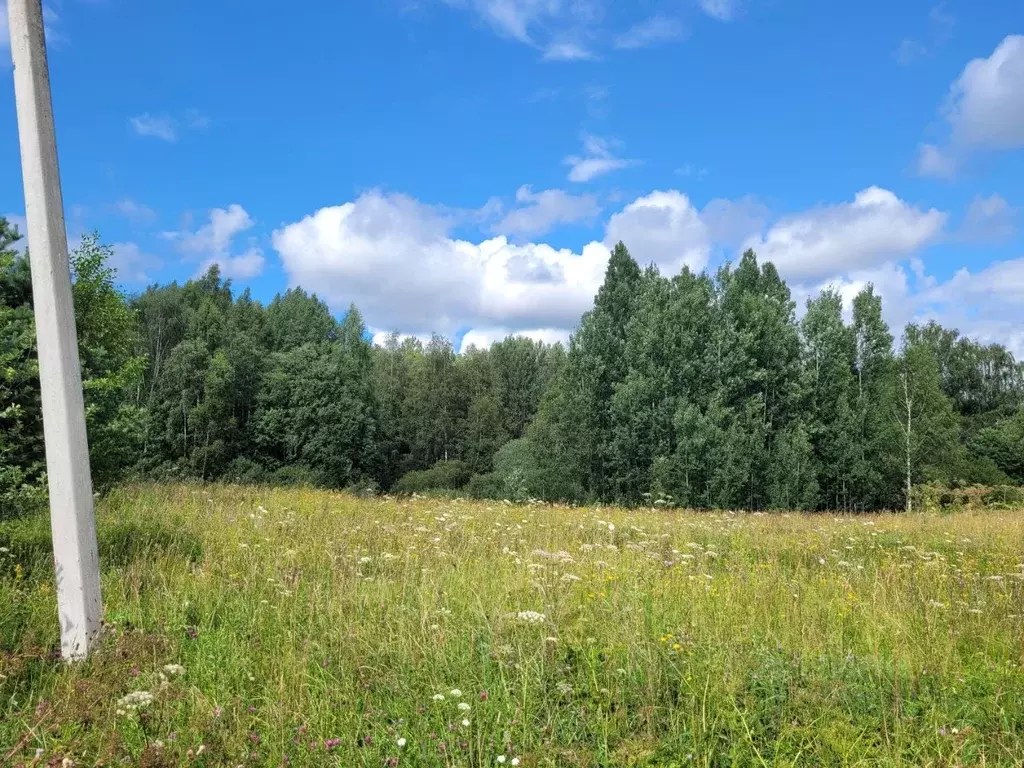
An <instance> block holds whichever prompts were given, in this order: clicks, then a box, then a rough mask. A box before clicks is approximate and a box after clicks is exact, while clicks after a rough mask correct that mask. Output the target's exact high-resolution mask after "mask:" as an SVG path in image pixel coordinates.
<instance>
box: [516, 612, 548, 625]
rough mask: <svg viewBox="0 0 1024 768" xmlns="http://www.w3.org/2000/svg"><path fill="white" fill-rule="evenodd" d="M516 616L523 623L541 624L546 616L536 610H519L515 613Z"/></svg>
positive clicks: (545, 619)
mask: <svg viewBox="0 0 1024 768" xmlns="http://www.w3.org/2000/svg"><path fill="white" fill-rule="evenodd" d="M516 618H517V619H519V621H521V622H523V623H524V624H543V623H544V622H545V621H547V618H548V617H547V616H545V615H544V614H543V613H538V612H537V611H520V612H519V613H517V614H516Z"/></svg>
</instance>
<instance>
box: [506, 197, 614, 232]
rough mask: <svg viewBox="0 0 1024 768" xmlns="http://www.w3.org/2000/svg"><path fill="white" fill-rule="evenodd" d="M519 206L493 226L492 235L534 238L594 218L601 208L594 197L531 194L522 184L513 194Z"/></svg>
mask: <svg viewBox="0 0 1024 768" xmlns="http://www.w3.org/2000/svg"><path fill="white" fill-rule="evenodd" d="M516 203H518V204H519V207H517V208H514V209H513V210H511V211H509V212H508V213H507V214H505V216H504V217H502V219H501V220H500V221H499V222H498V223H497V224H495V225H494V227H493V231H494V232H495V233H500V234H506V235H520V236H524V237H534V236H536V235H543V234H546V233H548V232H550V231H551V230H552V229H554V228H555V227H557V226H561V225H563V224H573V223H575V222H578V221H586V220H589V219H593V218H595V217H596V216H597V215H598V214H599V213H600V212H601V206H600V205H599V204H598V202H597V198H596V197H595V196H594V195H572V194H570V193H568V192H565V191H564V190H561V189H545V190H543V191H541V192H534V191H533V189H532V188H531V187H530V186H529V185H524V186H522V187H520V188H519V190H518V191H517V192H516Z"/></svg>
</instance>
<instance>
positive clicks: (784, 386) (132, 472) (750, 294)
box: [0, 218, 1024, 517]
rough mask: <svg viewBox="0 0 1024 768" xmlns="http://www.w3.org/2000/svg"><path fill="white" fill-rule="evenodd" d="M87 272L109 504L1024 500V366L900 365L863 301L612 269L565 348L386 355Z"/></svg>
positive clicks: (2, 288) (31, 453) (290, 315)
mask: <svg viewBox="0 0 1024 768" xmlns="http://www.w3.org/2000/svg"><path fill="white" fill-rule="evenodd" d="M17 240H18V234H17V232H16V231H14V230H13V228H11V227H10V226H9V225H8V224H7V222H6V221H5V220H3V219H2V218H0V517H2V516H4V515H5V514H12V513H18V512H20V511H23V510H26V509H29V508H31V507H33V506H35V505H38V504H39V503H40V502H41V500H42V499H43V498H44V495H45V461H44V454H43V444H42V423H41V414H40V405H39V393H38V384H39V382H38V369H37V367H36V363H35V344H36V339H35V332H34V323H33V316H32V309H31V306H32V305H31V283H30V273H29V266H28V261H27V259H26V258H25V257H24V256H21V255H18V254H17V253H16V252H15V251H14V249H13V248H12V246H13V245H14V243H15V242H16V241H17ZM110 256H111V251H110V249H109V248H108V247H106V246H104V245H102V244H101V243H100V241H99V239H98V237H95V236H93V237H89V238H86V239H85V240H84V241H83V243H82V245H81V247H80V248H78V249H77V250H76V251H75V252H74V253H73V254H72V271H73V277H74V298H75V315H76V320H77V328H78V336H79V349H80V354H81V359H82V370H83V379H84V389H85V399H86V411H87V413H86V418H87V422H88V427H89V442H90V452H91V457H92V466H93V473H94V478H95V482H96V484H97V486H98V487H100V488H102V487H104V486H106V485H108V484H110V483H112V482H116V481H117V480H119V479H122V478H125V477H144V478H157V479H161V478H175V479H179V478H185V479H197V480H225V481H231V482H247V483H256V482H268V483H279V484H284V483H289V484H290V483H312V484H316V485H322V486H326V487H332V488H349V489H352V490H358V491H360V492H375V491H384V490H390V491H397V492H417V491H427V490H434V489H450V490H458V491H461V492H463V493H468V494H473V495H477V496H481V497H491V498H498V499H525V498H541V499H549V500H563V501H581V502H583V501H586V502H593V501H607V502H618V503H625V504H668V505H685V506H691V507H701V508H743V509H834V510H852V511H856V510H868V509H885V508H889V509H897V508H904V507H905V506H907V505H908V503H909V501H910V500H911V499H912V498H913V497H914V496H915V490H914V489H916V488H918V487H920V486H922V485H924V484H928V487H933V488H934V487H943V488H949V489H957V488H964V487H968V486H976V485H980V486H985V487H988V488H997V487H1003V488H1002V492H1003V493H1006V492H1007V490H1008V489H1006V488H1005V486H1013V485H1021V484H1024V366H1022V364H1020V363H1018V362H1017V361H1015V360H1014V358H1013V356H1012V355H1011V354H1010V353H1009V352H1008V351H1007V350H1006V349H1005V348H1004V347H1002V346H1000V345H996V344H991V345H984V344H980V343H978V342H976V341H973V340H971V339H968V338H963V337H961V336H960V335H959V334H958V333H957V332H956V331H955V330H950V329H945V328H942V327H940V326H939V325H936V324H934V323H929V324H927V325H924V326H918V325H908V326H907V327H906V328H905V329H904V330H903V333H902V337H901V338H900V339H899V340H898V342H897V340H896V339H894V336H893V334H892V332H891V331H890V329H889V328H888V327H887V326H886V323H885V321H884V319H883V313H882V303H881V298H880V297H879V296H878V295H877V294H875V293H874V291H873V290H872V288H871V287H870V286H869V287H867V288H865V289H864V290H863V291H862V292H861V293H860V294H859V295H858V296H857V297H856V298H855V299H854V301H853V307H852V318H851V319H850V321H846V320H845V319H844V311H843V302H842V299H841V297H840V296H839V294H838V293H836V292H834V291H832V290H825V291H823V292H822V293H821V294H820V295H819V296H817V297H816V298H814V299H812V300H810V301H808V303H807V306H806V308H805V311H803V312H802V313H801V315H800V318H799V320H798V319H797V312H796V309H797V307H796V304H795V302H794V301H793V299H792V297H791V293H790V290H789V288H788V287H787V286H786V283H785V282H784V281H783V280H782V279H781V278H780V276H779V275H778V273H777V272H776V270H775V268H774V266H773V265H772V264H770V263H765V264H758V262H757V258H756V256H755V255H754V253H752V252H747V253H745V254H744V255H743V256H742V258H740V259H739V261H738V262H737V263H735V264H727V265H725V266H723V267H722V268H721V269H719V270H718V271H717V273H715V274H714V275H709V274H695V273H693V272H691V271H689V270H688V269H683V271H682V272H680V273H679V274H678V275H673V276H662V275H660V274H659V273H658V271H657V270H656V269H654V268H648V269H642V268H641V267H640V266H639V265H638V264H637V262H636V261H635V260H634V259H633V258H632V257H631V256H630V255H629V253H628V251H627V249H626V247H625V246H624V245H622V244H619V245H618V246H617V247H616V248H615V249H614V252H613V254H612V257H611V260H610V262H609V265H608V269H607V273H606V276H605V282H604V284H603V286H602V287H601V289H600V291H599V292H598V294H597V296H596V298H595V302H594V307H593V309H592V310H591V311H590V312H588V313H587V314H585V315H584V316H583V317H582V318H581V320H580V323H579V325H578V327H577V329H576V331H575V333H574V335H573V337H572V339H571V341H570V343H569V345H568V348H564V347H563V346H561V345H557V344H556V345H545V344H542V343H539V342H534V341H531V340H529V339H526V338H521V337H510V338H508V339H505V340H504V341H501V342H499V343H496V344H494V345H493V346H491V347H490V348H489V349H487V350H480V349H474V348H471V349H469V350H466V351H464V352H463V353H461V354H457V353H456V352H455V350H454V348H453V345H452V343H451V341H450V340H448V339H446V338H443V337H441V336H436V335H435V336H434V337H433V338H432V339H431V340H430V342H429V343H427V344H422V343H421V342H419V341H416V340H414V339H408V338H407V339H402V338H400V337H399V336H398V335H397V334H395V335H393V336H392V337H391V338H389V339H388V340H387V342H386V343H384V344H383V345H380V346H375V345H373V344H371V343H370V340H369V339H368V336H367V332H366V329H365V327H364V324H363V321H362V318H361V316H360V313H359V311H358V309H357V308H356V307H354V306H353V307H351V308H349V310H348V311H347V312H346V313H345V314H344V316H343V318H342V319H341V320H338V319H337V318H335V317H334V316H333V315H332V313H331V312H330V310H329V308H328V307H327V305H326V304H325V303H324V302H322V301H320V300H319V299H318V298H317V297H316V296H313V295H309V294H307V293H305V292H304V291H303V290H301V289H292V290H289V291H287V292H286V293H284V294H281V295H278V296H277V297H275V298H274V300H273V301H271V302H270V303H269V304H268V305H267V306H263V305H262V304H261V303H260V302H258V301H255V300H254V299H253V298H252V297H251V296H250V294H249V291H248V290H246V291H243V292H241V293H240V294H237V295H236V294H235V292H234V291H233V290H232V287H231V284H230V283H229V282H227V281H224V280H222V279H221V277H220V274H219V272H218V271H217V268H216V267H214V268H211V270H210V271H209V272H207V273H206V274H205V275H204V276H203V277H201V278H200V279H196V280H191V281H189V282H187V283H185V284H184V285H179V284H177V283H172V284H170V285H165V286H153V287H150V288H148V289H147V290H146V291H144V292H143V293H141V294H139V295H135V296H126V295H124V294H123V293H122V292H121V291H119V290H118V288H117V286H116V275H115V273H114V272H113V270H112V269H110V267H109V260H110Z"/></svg>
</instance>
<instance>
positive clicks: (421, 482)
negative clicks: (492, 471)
mask: <svg viewBox="0 0 1024 768" xmlns="http://www.w3.org/2000/svg"><path fill="white" fill-rule="evenodd" d="M472 476H473V470H471V469H470V468H469V465H467V464H466V463H465V462H463V461H457V460H456V461H439V462H437V463H436V464H435V465H434V466H432V467H431V468H430V469H420V470H413V471H412V472H407V473H405V474H404V475H402V477H401V478H400V479H399V480H398V482H397V483H395V487H394V490H395V492H396V493H423V492H424V491H458V490H461V489H462V488H465V487H466V484H467V483H468V482H469V480H470V478H471V477H472Z"/></svg>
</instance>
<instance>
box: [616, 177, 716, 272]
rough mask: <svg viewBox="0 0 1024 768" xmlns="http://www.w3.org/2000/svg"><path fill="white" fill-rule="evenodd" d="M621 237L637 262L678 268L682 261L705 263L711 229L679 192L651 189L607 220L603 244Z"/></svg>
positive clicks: (699, 266)
mask: <svg viewBox="0 0 1024 768" xmlns="http://www.w3.org/2000/svg"><path fill="white" fill-rule="evenodd" d="M620 240H621V241H622V242H624V243H625V244H626V247H627V248H629V252H630V253H631V254H632V255H633V257H634V258H635V259H636V260H637V261H638V262H640V263H641V264H657V265H658V267H659V268H661V270H662V271H663V272H665V271H667V272H668V273H674V272H678V271H679V269H681V268H682V266H683V265H684V264H686V265H687V266H689V267H690V268H691V269H695V270H697V271H700V270H702V269H703V268H704V267H705V266H707V262H708V256H709V254H710V252H711V233H710V230H709V229H708V226H707V224H706V223H705V222H704V221H703V220H702V219H701V215H700V213H699V212H698V211H697V209H696V208H694V206H693V204H692V203H691V202H690V199H689V198H688V197H687V196H686V195H684V194H683V193H681V192H677V191H675V190H669V191H667V192H661V191H655V192H652V193H651V194H649V195H647V196H645V197H641V198H638V199H637V200H634V201H633V202H632V203H630V204H629V205H627V206H626V207H625V208H624V209H623V210H622V211H620V212H618V213H615V214H613V215H612V217H611V218H610V219H609V221H608V229H607V233H606V238H605V245H606V246H608V247H613V246H614V245H615V243H617V242H618V241H620Z"/></svg>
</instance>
